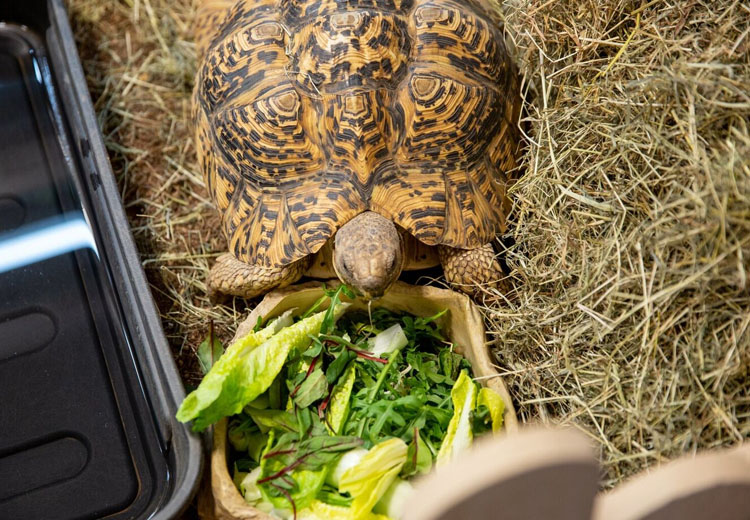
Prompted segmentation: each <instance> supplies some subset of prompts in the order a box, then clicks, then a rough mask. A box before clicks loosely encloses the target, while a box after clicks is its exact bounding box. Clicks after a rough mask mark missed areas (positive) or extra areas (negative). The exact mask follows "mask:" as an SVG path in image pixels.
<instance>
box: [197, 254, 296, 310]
mask: <svg viewBox="0 0 750 520" xmlns="http://www.w3.org/2000/svg"><path fill="white" fill-rule="evenodd" d="M309 264H310V257H306V258H303V259H302V260H299V261H297V262H294V263H293V264H289V265H287V266H284V267H279V268H267V267H261V266H256V265H250V264H246V263H245V262H240V261H239V260H237V259H236V258H235V257H234V256H233V255H231V254H228V253H227V254H223V255H221V256H220V257H219V258H217V259H216V263H215V264H214V266H213V267H212V268H211V272H210V273H209V274H208V297H209V298H210V299H211V301H213V302H218V301H221V300H222V299H223V297H224V296H225V295H233V296H240V297H242V298H255V297H256V296H260V295H261V294H263V293H265V292H268V291H270V290H271V289H276V288H280V287H286V286H287V285H289V284H292V283H294V282H296V281H297V280H299V279H300V278H301V277H302V274H303V273H304V272H305V271H306V270H307V267H308V266H309Z"/></svg>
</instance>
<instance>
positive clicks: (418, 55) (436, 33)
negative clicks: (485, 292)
mask: <svg viewBox="0 0 750 520" xmlns="http://www.w3.org/2000/svg"><path fill="white" fill-rule="evenodd" d="M202 1H203V3H202V4H201V5H200V7H199V13H198V25H197V30H196V45H197V50H198V55H199V59H200V62H199V63H200V65H199V69H198V76H197V80H196V86H195V91H194V98H193V112H194V114H193V117H194V122H195V131H196V138H197V139H196V141H197V152H198V157H199V160H200V163H201V167H202V169H203V172H204V176H205V179H206V184H207V186H208V190H209V192H210V194H211V197H212V198H213V200H214V202H215V203H216V205H217V206H218V209H219V211H220V213H221V214H222V217H223V218H222V226H223V231H224V233H225V235H226V238H227V241H228V244H229V250H230V254H224V255H222V256H220V257H219V258H218V260H217V261H216V263H215V265H214V266H213V268H212V270H211V273H210V275H209V280H208V285H209V293H210V294H213V295H214V296H216V295H220V294H233V295H238V296H243V297H246V298H249V297H254V296H256V295H259V294H262V293H264V292H266V291H268V290H270V289H272V288H274V287H283V286H286V285H288V284H290V283H293V282H294V281H296V280H298V279H299V278H300V277H301V276H303V275H304V274H308V275H310V276H313V277H326V276H332V275H333V274H334V272H335V274H336V275H337V276H338V277H339V278H340V279H341V280H342V281H343V282H344V283H347V284H349V285H350V286H351V287H353V288H354V289H355V290H356V291H358V292H359V293H360V294H362V295H363V296H365V297H366V298H368V299H372V298H377V297H378V296H380V295H382V294H383V292H384V291H385V290H386V289H387V288H388V287H389V286H390V284H391V283H393V281H394V280H396V279H397V278H398V277H399V275H400V273H401V271H402V270H403V269H419V268H424V267H429V266H434V265H438V264H442V267H443V271H444V273H445V276H446V278H447V280H448V281H449V282H451V283H452V284H454V285H455V286H458V287H462V288H464V289H465V290H466V291H467V292H470V289H471V287H472V286H474V284H485V285H492V284H495V283H496V282H497V281H498V280H499V279H500V278H501V277H502V271H501V269H500V266H499V264H498V262H497V261H496V259H495V255H494V252H493V248H492V245H491V243H492V241H493V239H494V237H495V236H496V235H497V234H498V233H500V232H502V231H503V230H504V229H505V214H506V213H507V210H508V201H507V197H506V190H507V188H508V185H509V182H511V172H512V171H513V170H514V167H515V166H516V155H517V150H518V147H519V141H520V139H519V133H520V132H519V130H518V128H517V121H518V118H519V112H520V106H521V99H520V93H519V90H520V89H519V83H518V81H519V79H518V73H517V70H516V68H515V67H514V65H513V63H512V61H511V59H510V57H509V56H508V53H507V50H506V47H505V44H504V41H503V36H502V31H501V29H500V26H499V25H498V23H497V22H496V21H494V20H493V18H492V15H491V13H490V12H489V10H487V9H485V7H484V6H483V5H482V3H481V0H241V1H236V0H202ZM331 268H333V271H332V269H331Z"/></svg>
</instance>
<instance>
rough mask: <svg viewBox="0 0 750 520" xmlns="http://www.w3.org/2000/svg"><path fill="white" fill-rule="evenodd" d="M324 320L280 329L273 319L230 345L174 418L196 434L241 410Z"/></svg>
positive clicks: (312, 318)
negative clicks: (190, 422) (268, 323)
mask: <svg viewBox="0 0 750 520" xmlns="http://www.w3.org/2000/svg"><path fill="white" fill-rule="evenodd" d="M326 317H327V313H326V312H319V313H317V314H313V315H312V316H309V317H308V318H305V319H304V320H301V321H299V322H297V323H294V324H291V325H289V326H286V327H283V328H281V330H278V329H279V325H280V324H281V320H274V322H273V323H271V324H270V325H269V326H267V327H266V328H264V329H262V330H260V331H258V332H251V333H249V334H248V335H247V336H245V337H243V338H242V339H240V340H239V341H237V342H236V343H234V344H232V345H231V346H230V347H229V348H228V349H227V351H226V352H225V353H224V355H223V356H221V357H220V358H219V360H218V361H217V362H216V363H215V364H214V365H213V367H212V368H211V370H210V371H209V373H208V374H206V377H204V378H203V381H201V384H200V385H199V386H198V388H197V389H196V390H194V391H193V392H191V393H190V394H189V395H188V396H187V397H186V398H185V400H184V401H183V402H182V405H181V406H180V409H179V410H178V411H177V419H178V420H179V421H181V422H187V421H190V420H192V421H193V430H195V431H200V430H204V429H205V428H207V427H208V426H210V425H211V424H213V423H215V422H216V421H218V420H219V419H222V418H224V417H227V416H230V415H234V414H236V413H239V412H240V411H242V408H243V407H244V406H245V405H246V404H248V403H249V402H251V401H252V400H254V399H255V398H256V397H258V396H259V395H260V394H262V393H263V392H265V391H266V390H267V389H268V387H269V386H271V383H272V382H273V380H274V379H275V378H276V375H277V374H278V373H279V372H280V371H281V368H282V367H283V365H284V361H286V358H287V355H288V354H289V351H290V350H292V349H296V350H299V351H302V350H304V349H305V348H306V347H307V345H309V343H310V338H309V335H310V334H317V333H319V332H320V327H321V325H322V324H323V320H324V318H326Z"/></svg>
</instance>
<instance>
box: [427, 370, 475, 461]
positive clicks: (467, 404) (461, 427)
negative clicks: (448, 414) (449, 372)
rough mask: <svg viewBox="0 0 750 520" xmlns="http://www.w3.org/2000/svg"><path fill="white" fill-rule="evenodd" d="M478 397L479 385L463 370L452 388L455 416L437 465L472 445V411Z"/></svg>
mask: <svg viewBox="0 0 750 520" xmlns="http://www.w3.org/2000/svg"><path fill="white" fill-rule="evenodd" d="M476 398H477V385H476V384H475V383H474V381H472V380H471V378H470V377H469V374H468V373H467V371H466V370H463V371H461V375H460V376H458V380H457V381H456V384H455V385H453V389H452V390H451V400H452V401H453V417H452V418H451V422H450V423H449V424H448V430H447V431H446V433H445V438H444V439H443V442H442V444H441V445H440V451H438V454H437V460H436V466H438V467H440V466H442V465H444V464H446V463H447V462H449V461H451V460H453V458H455V457H456V456H457V455H458V454H459V453H461V452H462V451H464V450H465V449H467V448H468V447H469V446H471V442H472V440H473V438H474V436H473V434H472V431H471V412H473V411H474V407H475V405H476Z"/></svg>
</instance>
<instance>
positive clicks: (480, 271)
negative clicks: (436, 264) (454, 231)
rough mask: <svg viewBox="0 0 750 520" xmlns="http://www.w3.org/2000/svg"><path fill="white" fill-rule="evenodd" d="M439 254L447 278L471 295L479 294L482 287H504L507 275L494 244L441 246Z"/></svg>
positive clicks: (449, 281) (453, 284)
mask: <svg viewBox="0 0 750 520" xmlns="http://www.w3.org/2000/svg"><path fill="white" fill-rule="evenodd" d="M438 254H439V255H440V263H441V264H442V265H443V272H444V273H445V278H446V280H448V283H450V284H451V285H452V286H453V287H454V288H456V289H459V290H461V291H463V292H465V293H466V294H468V295H469V296H477V295H478V294H479V293H481V291H482V289H487V288H494V289H498V288H499V289H501V290H502V289H503V288H504V286H505V285H506V284H505V283H504V282H503V278H504V277H505V275H504V274H503V270H502V268H501V267H500V263H499V262H498V261H497V258H495V252H494V250H493V249H492V244H485V245H483V246H482V247H479V248H477V249H456V248H454V247H448V246H439V247H438Z"/></svg>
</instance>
